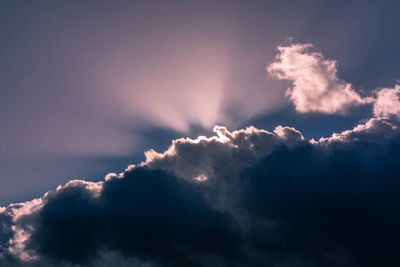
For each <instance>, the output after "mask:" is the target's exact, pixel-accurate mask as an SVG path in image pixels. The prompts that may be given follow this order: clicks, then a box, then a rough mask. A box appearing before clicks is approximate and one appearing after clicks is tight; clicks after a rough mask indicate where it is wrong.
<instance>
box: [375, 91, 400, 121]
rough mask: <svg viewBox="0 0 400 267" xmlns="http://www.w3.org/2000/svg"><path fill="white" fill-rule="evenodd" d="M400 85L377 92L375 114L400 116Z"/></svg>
mask: <svg viewBox="0 0 400 267" xmlns="http://www.w3.org/2000/svg"><path fill="white" fill-rule="evenodd" d="M399 94H400V85H396V86H395V87H394V88H383V89H380V90H378V91H377V92H376V100H375V103H374V115H375V116H377V117H379V116H383V117H390V116H391V115H396V116H398V115H399V114H400V98H399Z"/></svg>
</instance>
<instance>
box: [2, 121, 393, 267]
mask: <svg viewBox="0 0 400 267" xmlns="http://www.w3.org/2000/svg"><path fill="white" fill-rule="evenodd" d="M214 132H215V136H212V137H199V138H197V139H189V138H182V139H177V140H174V141H173V142H172V144H171V146H170V147H169V148H168V149H167V150H166V151H165V152H163V153H158V152H156V151H153V150H150V151H148V152H146V161H144V162H142V163H140V164H138V165H131V166H129V167H128V168H127V169H126V170H125V171H124V172H122V173H120V174H116V173H110V174H108V175H107V176H106V178H105V179H104V180H103V181H99V182H88V181H83V180H73V181H71V182H69V183H67V184H66V185H64V186H59V187H58V188H57V189H56V190H55V191H50V192H48V193H46V194H45V195H43V197H41V198H38V199H35V200H32V201H28V202H24V203H18V204H11V205H9V206H8V207H5V208H2V209H1V210H0V255H1V256H0V265H1V266H115V264H118V265H121V266H124V265H125V266H265V265H267V266H397V265H398V264H399V263H400V259H399V258H398V256H397V255H398V253H397V250H396V249H395V248H396V244H397V240H398V239H399V238H400V232H399V231H398V224H399V223H400V217H399V216H398V210H399V208H400V198H399V197H398V192H399V190H400V181H399V179H398V173H400V167H399V165H398V163H397V161H398V159H399V156H400V154H399V151H400V128H399V125H398V121H397V120H392V119H391V118H384V117H379V118H372V119H370V120H368V121H366V122H365V123H361V124H360V125H358V126H356V127H355V128H354V129H352V130H348V131H344V132H342V133H337V134H333V135H332V136H331V137H328V138H322V139H320V140H318V141H315V140H307V139H305V138H304V137H303V135H302V134H301V132H299V131H298V130H296V129H294V128H291V127H283V126H278V127H276V128H275V129H274V131H273V132H269V131H266V130H259V129H256V128H254V127H248V128H246V129H241V130H237V131H232V132H231V131H229V130H227V129H226V128H225V127H220V126H217V127H215V128H214ZM383 261H385V262H383Z"/></svg>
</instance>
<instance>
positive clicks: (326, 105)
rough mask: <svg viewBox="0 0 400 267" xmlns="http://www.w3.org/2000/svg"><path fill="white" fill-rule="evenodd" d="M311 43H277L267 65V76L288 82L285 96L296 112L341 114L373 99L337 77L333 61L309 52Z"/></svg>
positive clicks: (319, 54)
mask: <svg viewBox="0 0 400 267" xmlns="http://www.w3.org/2000/svg"><path fill="white" fill-rule="evenodd" d="M311 47H312V45H311V44H292V45H289V46H278V51H279V53H278V55H277V56H276V57H275V60H274V62H272V63H271V64H270V65H268V67H267V71H268V72H269V74H270V75H271V76H273V77H275V78H277V79H279V80H288V81H290V82H292V87H291V88H289V89H288V90H287V91H286V96H288V97H289V99H290V100H291V101H292V102H293V104H294V105H295V108H296V110H297V111H298V112H301V113H307V112H319V113H326V114H334V113H340V114H344V113H346V112H347V111H348V109H349V108H350V107H351V106H354V105H362V104H367V103H371V102H373V99H372V98H370V97H368V98H364V97H362V96H360V95H359V94H358V93H357V92H356V91H355V90H354V88H353V87H352V85H351V84H350V83H347V82H345V81H343V80H341V79H339V78H338V77H337V62H336V61H334V60H328V59H325V57H324V56H323V55H322V53H318V52H311V51H310V49H311Z"/></svg>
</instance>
